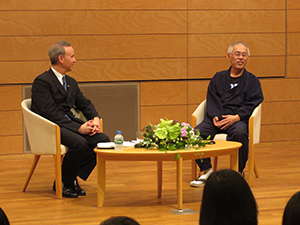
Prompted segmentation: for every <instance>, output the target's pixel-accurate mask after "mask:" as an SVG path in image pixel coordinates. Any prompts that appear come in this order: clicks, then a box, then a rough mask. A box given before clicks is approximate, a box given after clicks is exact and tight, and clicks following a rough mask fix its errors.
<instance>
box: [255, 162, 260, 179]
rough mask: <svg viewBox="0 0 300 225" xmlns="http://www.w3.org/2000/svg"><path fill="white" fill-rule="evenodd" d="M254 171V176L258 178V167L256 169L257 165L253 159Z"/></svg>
mask: <svg viewBox="0 0 300 225" xmlns="http://www.w3.org/2000/svg"><path fill="white" fill-rule="evenodd" d="M254 173H255V177H256V178H259V174H258V169H257V165H256V162H255V159H254Z"/></svg>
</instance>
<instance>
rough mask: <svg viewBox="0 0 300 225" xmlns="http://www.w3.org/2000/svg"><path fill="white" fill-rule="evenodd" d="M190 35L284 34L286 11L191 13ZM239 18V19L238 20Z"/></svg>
mask: <svg viewBox="0 0 300 225" xmlns="http://www.w3.org/2000/svg"><path fill="white" fill-rule="evenodd" d="M188 16H189V33H201V34H205V33H223V34H226V33H237V32H238V33H249V32H251V33H260V32H284V31H285V30H284V29H285V20H284V17H285V11H284V10H280V11H279V10H275V11H264V10H261V11H258V10H253V11H248V10H238V11H234V12H232V11H225V10H222V11H206V10H204V11H189V15H188ZM237 18H238V19H237Z"/></svg>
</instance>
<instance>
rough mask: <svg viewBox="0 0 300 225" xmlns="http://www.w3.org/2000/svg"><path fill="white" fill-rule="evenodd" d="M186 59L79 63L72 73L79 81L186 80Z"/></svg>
mask: <svg viewBox="0 0 300 225" xmlns="http://www.w3.org/2000/svg"><path fill="white" fill-rule="evenodd" d="M186 64H187V62H186V59H184V58H179V59H176V58H171V59H130V60H90V61H85V60H83V61H78V62H77V63H76V65H75V69H74V71H73V72H72V73H73V75H74V76H75V77H78V78H79V81H81V82H82V81H130V80H139V81H141V80H163V79H171V80H174V79H186V78H187V71H186Z"/></svg>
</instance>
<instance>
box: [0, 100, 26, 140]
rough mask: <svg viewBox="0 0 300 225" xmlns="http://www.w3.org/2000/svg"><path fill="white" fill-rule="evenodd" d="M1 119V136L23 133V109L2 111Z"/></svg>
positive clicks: (0, 112)
mask: <svg viewBox="0 0 300 225" xmlns="http://www.w3.org/2000/svg"><path fill="white" fill-rule="evenodd" d="M19 103H20V104H21V102H19ZM0 121H1V122H0V136H9V135H22V133H23V131H22V112H21V111H0Z"/></svg>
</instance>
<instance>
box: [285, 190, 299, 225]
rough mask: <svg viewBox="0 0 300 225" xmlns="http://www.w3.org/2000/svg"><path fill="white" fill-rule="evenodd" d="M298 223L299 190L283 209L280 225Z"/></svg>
mask: <svg viewBox="0 0 300 225" xmlns="http://www.w3.org/2000/svg"><path fill="white" fill-rule="evenodd" d="M299 223H300V191H298V192H296V193H295V194H294V195H293V196H292V197H291V198H290V199H289V201H288V202H287V204H286V206H285V209H284V211H283V217H282V225H299Z"/></svg>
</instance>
